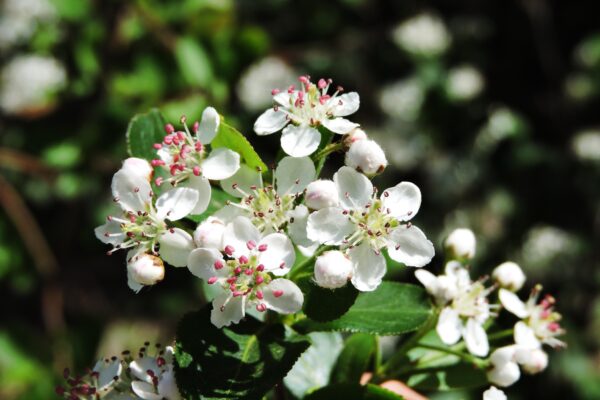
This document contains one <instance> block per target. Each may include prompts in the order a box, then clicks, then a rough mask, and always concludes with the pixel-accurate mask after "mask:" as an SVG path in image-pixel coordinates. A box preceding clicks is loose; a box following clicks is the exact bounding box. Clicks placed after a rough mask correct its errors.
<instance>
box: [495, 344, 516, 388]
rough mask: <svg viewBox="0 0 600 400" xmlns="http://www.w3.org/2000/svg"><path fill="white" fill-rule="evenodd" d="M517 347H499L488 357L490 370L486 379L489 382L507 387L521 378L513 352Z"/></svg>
mask: <svg viewBox="0 0 600 400" xmlns="http://www.w3.org/2000/svg"><path fill="white" fill-rule="evenodd" d="M516 350H517V346H515V345H510V346H504V347H500V348H498V349H496V350H494V352H493V353H492V355H491V356H490V362H491V364H492V369H490V370H489V371H488V373H487V378H488V380H489V381H490V382H492V383H494V384H496V385H498V386H501V387H507V386H510V385H512V384H513V383H515V382H516V381H518V380H519V378H521V370H520V369H519V365H518V364H517V363H516V361H515V352H516Z"/></svg>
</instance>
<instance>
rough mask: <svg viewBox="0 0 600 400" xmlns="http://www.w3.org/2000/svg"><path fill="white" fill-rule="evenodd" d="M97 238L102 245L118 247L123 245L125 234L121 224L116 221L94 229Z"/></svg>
mask: <svg viewBox="0 0 600 400" xmlns="http://www.w3.org/2000/svg"><path fill="white" fill-rule="evenodd" d="M94 234H95V235H96V238H97V239H98V240H100V241H101V242H102V243H106V244H112V245H113V246H114V245H117V244H119V243H123V241H124V240H125V234H124V233H123V231H122V230H121V223H120V222H116V221H107V222H106V223H105V224H104V225H100V226H98V227H97V228H96V229H94Z"/></svg>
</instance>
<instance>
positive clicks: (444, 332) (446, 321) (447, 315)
mask: <svg viewBox="0 0 600 400" xmlns="http://www.w3.org/2000/svg"><path fill="white" fill-rule="evenodd" d="M435 330H436V332H437V334H438V336H439V337H440V339H441V340H442V342H444V343H445V344H448V345H452V344H455V343H456V342H458V340H459V339H460V336H461V333H462V323H461V321H460V317H459V316H458V313H457V312H456V311H454V310H453V309H452V308H450V307H446V308H444V309H443V310H442V312H441V313H440V317H439V319H438V323H437V326H436V328H435Z"/></svg>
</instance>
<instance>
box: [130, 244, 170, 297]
mask: <svg viewBox="0 0 600 400" xmlns="http://www.w3.org/2000/svg"><path fill="white" fill-rule="evenodd" d="M127 276H128V278H129V286H130V287H131V288H132V289H133V290H139V289H141V287H140V285H144V286H145V285H154V284H156V283H158V282H160V281H162V280H163V278H164V277H165V267H164V265H163V261H162V260H161V259H160V257H156V256H153V255H152V254H146V253H142V254H137V255H134V256H133V257H132V258H131V259H130V260H129V261H128V262H127ZM136 284H137V285H136ZM132 285H133V286H135V289H134V288H133V287H132Z"/></svg>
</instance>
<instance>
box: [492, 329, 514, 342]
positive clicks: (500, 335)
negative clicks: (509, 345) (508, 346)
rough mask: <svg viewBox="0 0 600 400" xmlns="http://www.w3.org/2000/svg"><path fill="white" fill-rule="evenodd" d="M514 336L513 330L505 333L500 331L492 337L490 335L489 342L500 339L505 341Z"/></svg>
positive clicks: (506, 330)
mask: <svg viewBox="0 0 600 400" xmlns="http://www.w3.org/2000/svg"><path fill="white" fill-rule="evenodd" d="M512 335H513V329H512V328H510V329H505V330H503V331H498V332H494V333H492V334H490V335H488V340H489V341H492V340H498V339H504V338H506V337H511V336H512Z"/></svg>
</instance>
